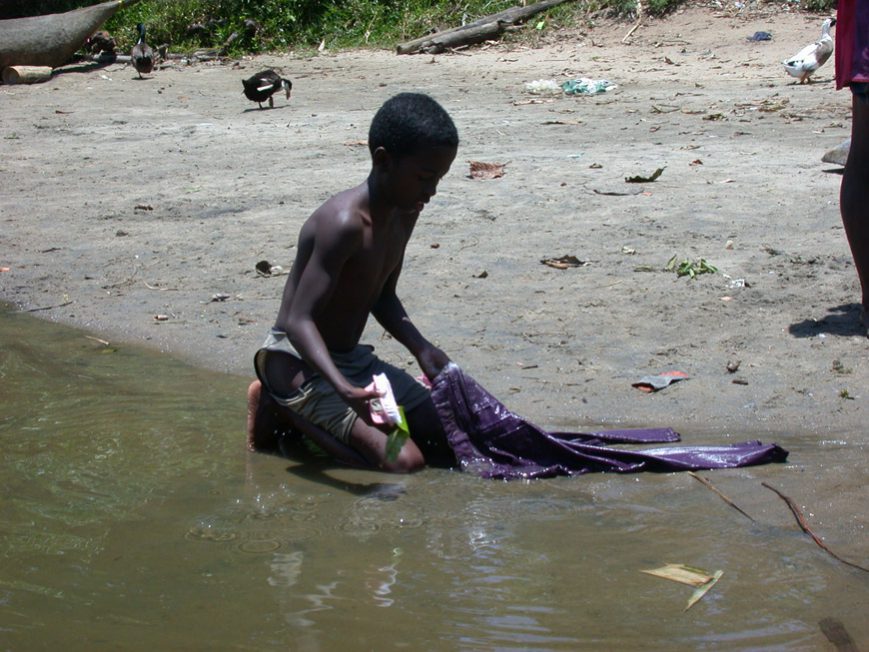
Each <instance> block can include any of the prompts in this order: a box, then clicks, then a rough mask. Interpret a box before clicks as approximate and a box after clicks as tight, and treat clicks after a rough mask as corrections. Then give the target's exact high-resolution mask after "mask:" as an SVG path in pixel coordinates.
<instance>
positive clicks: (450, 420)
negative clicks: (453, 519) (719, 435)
mask: <svg viewBox="0 0 869 652" xmlns="http://www.w3.org/2000/svg"><path fill="white" fill-rule="evenodd" d="M431 393H432V399H433V400H434V404H435V407H436V408H437V411H438V415H439V416H440V418H441V421H443V425H444V430H445V431H446V433H447V439H448V441H449V443H450V446H451V447H452V449H453V453H455V456H456V459H457V460H458V463H459V466H460V467H461V469H462V470H463V471H466V472H469V473H474V474H476V475H479V476H482V477H484V478H499V479H505V480H510V479H517V478H548V477H552V476H556V475H578V474H580V473H591V472H595V471H598V472H600V471H606V472H616V473H633V472H637V471H690V470H698V469H726V468H732V467H737V466H750V465H753V464H766V463H768V462H784V461H785V459H787V456H788V452H787V451H786V450H784V449H783V448H780V447H779V446H776V445H775V444H761V443H760V442H758V441H749V442H744V443H741V444H729V445H724V446H666V447H663V448H647V449H644V450H641V451H635V450H626V449H622V448H613V447H612V446H608V445H607V444H649V443H663V442H676V441H679V440H680V437H679V434H678V433H677V432H675V431H674V430H672V429H670V428H646V429H628V430H607V431H602V432H592V433H575V432H546V431H544V430H541V429H540V428H538V427H537V426H535V425H534V424H532V423H529V422H528V421H526V420H525V419H523V418H522V417H520V416H518V415H516V414H514V413H512V412H511V411H510V410H508V409H507V408H506V407H505V406H504V405H503V404H502V403H500V402H499V401H498V400H497V399H496V398H495V397H494V396H492V395H491V394H490V393H489V392H487V391H486V390H485V389H483V387H481V386H480V385H479V384H478V383H477V382H476V381H475V380H474V379H473V378H471V377H470V376H468V375H467V374H465V373H464V372H462V370H461V369H460V368H459V367H458V366H456V365H455V364H450V365H448V366H447V367H445V368H444V370H443V371H442V372H441V373H440V374H438V376H437V378H435V380H434V382H433V383H432V392H431Z"/></svg>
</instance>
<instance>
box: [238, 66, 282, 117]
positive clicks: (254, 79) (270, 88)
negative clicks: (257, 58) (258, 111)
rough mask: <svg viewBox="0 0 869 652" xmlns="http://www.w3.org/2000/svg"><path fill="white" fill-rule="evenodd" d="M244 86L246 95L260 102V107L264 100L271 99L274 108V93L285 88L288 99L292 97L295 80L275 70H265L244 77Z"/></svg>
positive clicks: (270, 103)
mask: <svg viewBox="0 0 869 652" xmlns="http://www.w3.org/2000/svg"><path fill="white" fill-rule="evenodd" d="M241 84H242V86H244V96H245V97H246V98H247V99H249V100H250V101H252V102H256V103H257V104H259V108H263V104H262V103H263V102H265V101H266V100H268V101H269V108H272V107H273V106H274V105H275V103H274V100H273V99H272V95H273V94H274V93H275V92H276V91H278V90H280V89H282V88H283V89H284V92H286V94H287V99H290V91H291V90H292V88H293V82H291V81H290V80H289V79H284V78H283V77H281V76H280V75H279V74H278V73H276V72H275V71H274V70H263V71H261V72H258V73H256V74H255V75H253V76H251V77H248V78H247V79H243V80H242V81H241Z"/></svg>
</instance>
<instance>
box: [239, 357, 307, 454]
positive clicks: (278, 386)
mask: <svg viewBox="0 0 869 652" xmlns="http://www.w3.org/2000/svg"><path fill="white" fill-rule="evenodd" d="M258 355H263V356H264V357H263V359H262V368H261V369H260V373H262V374H265V378H267V379H268V383H269V385H270V386H271V388H272V391H275V392H278V396H289V395H290V394H292V393H293V392H295V391H296V390H297V389H298V388H299V387H300V386H301V385H302V383H303V382H304V379H305V375H306V368H305V365H304V363H303V362H302V361H301V360H299V359H298V358H295V357H293V356H291V355H289V354H287V353H283V352H280V351H268V352H264V353H263V352H261V353H260V354H258ZM291 427H292V422H291V420H290V419H289V418H287V414H286V408H284V407H283V406H281V405H279V404H278V403H277V402H276V401H275V400H274V399H273V398H272V397H271V396H270V395H269V393H268V392H267V391H264V389H263V386H262V383H261V382H260V381H259V380H255V381H253V382H252V383H251V384H250V385H249V386H248V388H247V447H248V449H250V450H252V451H274V450H276V449H277V447H278V439H279V438H280V435H281V434H282V433H283V432H285V431H286V430H289V429H290V428H291Z"/></svg>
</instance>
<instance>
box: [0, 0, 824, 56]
mask: <svg viewBox="0 0 869 652" xmlns="http://www.w3.org/2000/svg"><path fill="white" fill-rule="evenodd" d="M687 1H688V0H644V2H643V6H644V11H645V12H646V14H647V15H664V14H667V13H670V12H671V11H673V10H674V9H676V8H678V7H680V6H682V5H683V4H685V3H686V2H687ZM95 2H96V0H5V2H3V3H2V5H0V19H2V18H13V17H17V16H25V15H35V14H44V13H55V12H62V11H68V10H70V9H74V8H76V7H82V6H87V5H91V4H94V3H95ZM804 2H805V3H806V4H804V8H806V9H810V10H812V11H818V12H823V11H830V10H831V9H832V8H833V4H834V0H804ZM517 4H519V0H464V1H461V0H459V1H455V0H454V1H449V0H333V1H331V2H323V1H322V0H141V1H140V2H139V4H137V5H134V6H132V7H127V8H122V9H121V10H120V11H119V12H118V13H117V14H116V15H115V16H114V17H113V18H111V19H110V20H109V21H108V23H107V24H106V25H105V29H107V30H108V31H109V32H111V34H112V36H114V38H115V40H116V41H117V43H118V48H119V49H120V50H121V51H125V50H128V49H129V48H130V47H132V45H133V43H134V42H135V40H136V29H135V26H136V23H139V22H141V23H144V24H145V26H146V28H147V30H148V33H147V40H148V43H149V44H151V45H152V46H156V45H161V44H164V43H165V44H168V45H169V46H170V48H171V50H173V51H175V52H184V51H190V50H194V49H197V48H213V47H219V46H221V45H222V44H223V43H224V42H226V40H227V39H228V38H229V36H230V34H232V33H233V32H237V33H238V34H239V38H238V39H237V40H236V41H234V42H233V44H232V46H231V49H230V54H232V55H239V54H244V53H257V52H266V51H286V50H288V49H307V48H313V47H317V46H318V45H319V44H320V43H325V46H326V47H328V48H330V49H343V48H358V47H382V48H393V47H395V45H396V44H397V43H400V42H403V41H407V40H410V39H414V38H418V37H420V36H423V35H425V34H426V33H429V32H433V31H438V30H442V29H447V28H451V27H457V26H459V25H462V24H464V23H467V22H470V21H473V20H476V19H477V18H481V17H483V16H486V15H489V14H493V13H495V12H498V11H502V10H504V9H507V8H509V7H512V6H514V5H517ZM635 11H636V0H581V1H579V2H567V3H565V4H562V5H559V6H557V7H554V8H552V9H550V10H549V11H547V12H545V13H542V14H538V16H536V17H534V18H533V19H532V20H531V24H530V25H529V26H528V28H527V29H526V30H523V31H522V32H520V33H519V34H520V36H515V35H507V36H506V39H507V40H511V39H525V40H530V41H531V42H532V44H533V42H534V40H535V39H539V38H540V37H541V36H542V35H545V34H547V33H549V32H551V31H553V30H558V29H560V28H574V27H581V26H584V25H586V24H588V22H589V21H590V20H591V18H592V17H593V16H596V15H601V14H603V15H607V16H623V17H625V18H630V17H632V16H633V15H634V14H635ZM245 21H255V23H256V26H257V29H256V30H255V31H253V30H251V29H250V27H249V26H250V23H247V24H246V22H245Z"/></svg>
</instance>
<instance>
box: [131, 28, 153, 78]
mask: <svg viewBox="0 0 869 652" xmlns="http://www.w3.org/2000/svg"><path fill="white" fill-rule="evenodd" d="M136 31H137V32H139V40H138V42H137V43H136V45H134V46H133V49H132V50H131V51H130V61H132V62H133V67H134V68H135V69H136V71H137V72H138V73H139V79H141V78H142V73H145V74H146V75H147V74H148V73H150V72H151V71H152V70H153V69H154V50H152V49H151V46H150V45H148V44H147V43H145V26H144V25H143V24H142V23H139V24H138V25H136Z"/></svg>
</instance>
